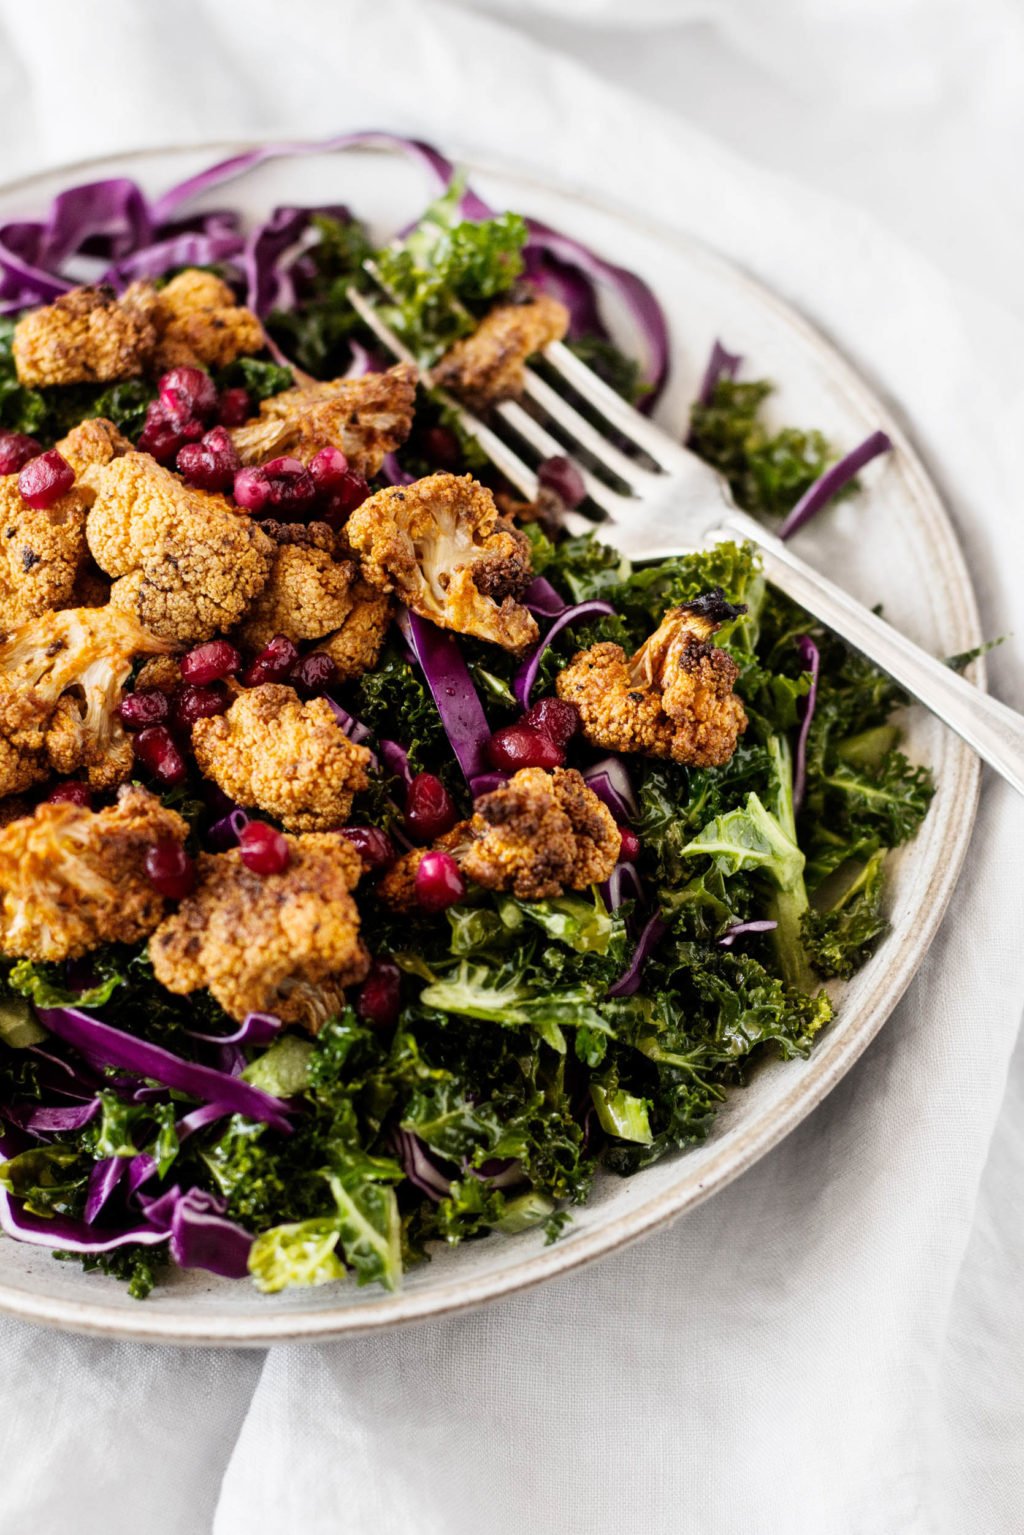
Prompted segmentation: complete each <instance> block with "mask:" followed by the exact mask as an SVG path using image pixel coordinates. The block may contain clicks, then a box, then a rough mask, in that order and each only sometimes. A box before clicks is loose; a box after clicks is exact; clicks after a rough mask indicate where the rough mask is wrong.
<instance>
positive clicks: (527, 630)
mask: <svg viewBox="0 0 1024 1535" xmlns="http://www.w3.org/2000/svg"><path fill="white" fill-rule="evenodd" d="M345 532H346V535H347V537H348V539H349V542H350V543H351V544H352V547H353V548H354V549H357V550H358V551H359V554H360V557H361V559H362V566H363V574H364V575H365V577H366V579H367V580H368V581H370V582H372V584H373V585H374V586H376V587H378V588H379V589H380V590H381V591H383V592H394V593H395V594H396V595H397V596H398V597H399V599H400V600H401V601H402V602H404V603H405V605H406V607H409V608H411V609H412V610H413V612H414V613H418V614H419V615H420V616H421V617H422V618H429V619H430V620H431V622H432V623H435V624H438V625H439V626H440V627H441V628H442V629H454V630H455V631H456V633H457V634H472V635H474V636H475V637H476V638H477V639H481V640H490V641H491V642H492V643H493V644H495V645H501V646H502V647H503V648H504V649H505V650H511V651H519V650H525V649H526V647H527V646H528V645H532V644H533V643H534V642H535V641H536V639H537V634H538V630H537V623H536V620H535V619H534V617H533V615H532V614H531V613H530V611H529V610H528V609H527V608H525V607H523V606H522V604H521V603H519V602H518V601H517V600H516V599H517V597H519V596H520V595H521V594H522V593H523V591H524V590H525V589H526V587H527V586H528V585H529V583H530V579H531V576H532V571H531V569H530V546H529V544H528V543H527V540H526V538H525V536H524V535H523V534H522V533H520V531H519V529H518V528H514V527H513V526H512V524H511V523H510V522H508V521H507V520H506V519H505V518H503V517H501V516H500V515H499V512H498V508H497V506H496V505H495V502H494V497H493V496H492V495H491V492H490V491H489V490H487V489H486V488H485V487H484V486H483V485H479V484H478V483H477V481H476V480H474V479H473V477H472V476H471V475H468V474H466V475H462V476H461V477H460V476H458V475H454V474H431V475H428V476H427V478H426V479H423V480H415V481H414V482H413V483H412V484H411V485H401V486H400V485H391V486H388V488H387V489H386V490H379V491H377V493H376V495H373V496H370V497H369V499H368V500H366V501H364V502H363V504H362V506H360V507H358V508H357V509H356V511H354V512H353V513H352V516H351V517H350V518H349V520H348V523H347V524H346V528H345Z"/></svg>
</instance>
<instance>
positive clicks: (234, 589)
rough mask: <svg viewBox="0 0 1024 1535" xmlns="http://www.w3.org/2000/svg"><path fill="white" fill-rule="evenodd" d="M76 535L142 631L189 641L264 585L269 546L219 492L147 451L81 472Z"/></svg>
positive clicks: (223, 621) (114, 598)
mask: <svg viewBox="0 0 1024 1535" xmlns="http://www.w3.org/2000/svg"><path fill="white" fill-rule="evenodd" d="M86 479H87V480H88V481H89V482H90V483H91V485H92V486H93V488H94V489H95V492H96V500H95V502H94V503H93V506H92V508H91V510H90V512H89V517H88V521H87V523H86V536H87V538H88V542H89V548H90V550H91V551H92V555H93V558H94V559H95V561H96V563H97V565H98V566H99V567H100V569H101V570H104V571H106V573H107V575H109V576H114V577H118V578H119V579H118V580H117V581H116V582H115V585H114V587H113V590H112V591H111V597H110V600H111V602H112V603H113V604H114V606H115V607H118V608H123V609H124V610H125V611H126V612H130V613H133V614H134V615H135V616H136V617H137V618H138V620H139V622H140V623H141V624H143V625H144V626H145V627H146V628H147V629H149V630H151V631H152V632H153V633H154V634H158V635H161V636H162V637H163V638H164V639H167V640H173V641H175V642H176V643H178V644H182V645H187V644H195V643H197V642H199V641H201V640H208V639H212V637H213V636H214V635H215V634H217V633H219V632H220V631H221V630H223V629H229V628H231V627H232V626H233V625H234V624H236V623H237V622H238V620H239V619H240V618H241V616H242V614H243V613H244V612H245V610H246V608H247V607H248V606H249V604H250V603H251V602H252V600H253V598H255V597H257V596H258V595H259V593H260V592H261V591H262V590H263V588H264V586H265V585H266V583H267V578H268V577H269V575H270V569H271V564H272V559H273V552H274V546H273V544H272V543H271V541H270V539H269V538H267V536H266V534H265V533H263V532H261V531H260V529H259V528H258V527H257V526H256V525H255V523H253V522H250V520H249V519H248V518H247V517H245V516H243V515H242V514H241V513H240V512H238V511H236V509H235V508H234V507H233V506H232V505H231V503H230V502H228V501H227V500H225V498H224V497H223V496H218V495H212V494H210V493H209V492H207V491H202V490H193V489H192V488H191V487H190V486H188V485H184V484H183V483H182V482H181V480H179V479H178V478H177V476H176V475H173V474H172V473H171V472H170V470H169V469H163V468H161V466H160V465H159V464H158V463H157V462H156V461H155V460H154V459H152V458H150V456H149V454H148V453H126V454H125V455H124V456H123V457H122V458H115V459H113V460H112V462H111V463H109V464H106V465H104V466H102V467H100V468H96V469H90V470H87V471H86Z"/></svg>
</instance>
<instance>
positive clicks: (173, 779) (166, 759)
mask: <svg viewBox="0 0 1024 1535" xmlns="http://www.w3.org/2000/svg"><path fill="white" fill-rule="evenodd" d="M134 747H135V756H136V759H137V760H138V761H139V762H141V763H142V765H143V767H144V768H147V769H148V770H149V772H150V774H151V775H152V776H153V777H154V778H155V779H156V781H157V783H159V784H163V786H164V787H165V788H168V789H169V788H172V787H173V786H174V785H175V784H176V783H181V782H182V780H183V779H184V778H185V776H186V774H187V773H188V768H187V766H186V764H185V759H184V757H183V756H182V754H181V750H180V748H179V746H178V743H177V741H175V739H174V737H173V736H172V735H171V732H170V731H169V730H168V728H167V726H166V725H150V726H148V727H147V728H146V729H145V730H140V731H139V733H138V735H137V736H136V737H135V741H134Z"/></svg>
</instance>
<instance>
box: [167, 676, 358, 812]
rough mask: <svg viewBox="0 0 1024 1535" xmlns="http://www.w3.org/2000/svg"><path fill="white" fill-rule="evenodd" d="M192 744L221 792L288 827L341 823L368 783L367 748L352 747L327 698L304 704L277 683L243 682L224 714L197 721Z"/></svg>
mask: <svg viewBox="0 0 1024 1535" xmlns="http://www.w3.org/2000/svg"><path fill="white" fill-rule="evenodd" d="M192 749H193V751H194V752H195V757H196V762H197V763H198V764H199V767H200V770H201V771H202V772H203V773H205V774H206V776H207V777H208V778H211V779H212V780H213V782H214V783H215V784H217V786H218V787H219V788H221V789H223V791H224V793H225V794H227V795H229V796H230V798H231V799H233V800H237V801H238V803H239V804H241V805H256V806H258V808H259V809H260V810H265V811H266V812H267V814H268V815H273V816H276V817H277V819H278V820H279V821H280V822H281V824H282V826H284V827H286V828H287V830H288V831H328V830H330V828H331V827H334V826H343V825H344V824H345V820H346V818H347V816H348V813H349V811H350V810H351V808H352V800H353V797H354V796H355V795H356V794H358V793H359V791H360V790H361V789H365V788H368V786H369V782H370V780H369V777H368V775H367V769H368V767H369V765H370V753H369V752H368V751H367V749H366V747H365V746H355V745H353V743H352V742H351V741H350V740H349V738H348V736H347V735H346V734H345V732H344V731H343V730H342V728H341V726H340V725H339V724H338V721H337V719H336V717H335V715H334V713H333V711H332V709H331V706H330V704H329V703H328V702H327V700H326V699H324V698H314V699H311V700H310V702H309V703H303V702H302V701H301V700H300V698H299V696H298V694H297V693H296V692H295V689H294V688H290V687H284V686H282V685H280V684H278V683H272V682H268V683H264V684H263V685H262V686H261V687H254V688H248V689H246V691H245V692H243V693H240V694H239V695H238V697H237V698H236V699H235V701H234V703H233V704H232V705H231V707H230V709H228V711H227V713H226V714H221V715H217V716H215V717H214V718H213V719H201V720H197V721H196V723H195V725H193V727H192Z"/></svg>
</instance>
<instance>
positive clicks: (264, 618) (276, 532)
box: [238, 522, 358, 650]
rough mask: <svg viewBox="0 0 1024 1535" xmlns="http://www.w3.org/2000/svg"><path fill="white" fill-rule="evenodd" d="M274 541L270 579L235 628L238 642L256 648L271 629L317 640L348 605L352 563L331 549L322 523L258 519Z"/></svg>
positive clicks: (338, 621)
mask: <svg viewBox="0 0 1024 1535" xmlns="http://www.w3.org/2000/svg"><path fill="white" fill-rule="evenodd" d="M261 526H262V527H263V528H264V530H265V531H267V533H268V534H269V536H270V537H271V538H272V539H273V541H274V543H275V544H276V546H277V547H276V551H275V553H274V556H273V564H272V566H271V570H270V580H269V581H268V582H267V584H266V586H265V587H264V588H263V590H262V592H260V594H259V596H258V597H257V598H256V601H255V602H254V603H253V604H252V606H251V607H250V609H249V611H248V612H247V613H246V615H245V618H244V619H243V621H242V624H241V626H240V628H239V631H238V637H239V639H240V641H241V643H242V644H243V645H244V646H246V647H247V648H248V649H250V650H262V649H263V647H264V645H266V644H267V642H268V641H269V640H272V639H273V637H274V635H275V634H285V635H287V636H288V638H289V639H290V640H296V641H300V642H301V641H303V640H319V639H322V638H323V636H324V635H325V634H330V633H331V631H332V630H334V629H338V628H340V627H341V625H342V624H343V623H344V622H345V620H346V619H347V618H348V616H349V614H350V613H351V611H352V607H353V600H354V599H353V594H352V588H353V584H354V582H355V580H356V576H357V573H358V567H357V566H356V565H355V564H354V563H353V561H352V560H342V559H338V558H337V557H336V555H335V552H334V551H335V547H336V544H337V539H336V537H335V534H334V533H333V532H332V530H331V529H330V528H329V527H328V526H327V524H326V523H306V524H301V523H287V522H285V523H276V522H275V523H266V522H265V523H263V524H261Z"/></svg>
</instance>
